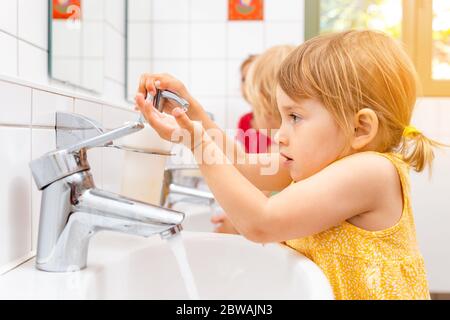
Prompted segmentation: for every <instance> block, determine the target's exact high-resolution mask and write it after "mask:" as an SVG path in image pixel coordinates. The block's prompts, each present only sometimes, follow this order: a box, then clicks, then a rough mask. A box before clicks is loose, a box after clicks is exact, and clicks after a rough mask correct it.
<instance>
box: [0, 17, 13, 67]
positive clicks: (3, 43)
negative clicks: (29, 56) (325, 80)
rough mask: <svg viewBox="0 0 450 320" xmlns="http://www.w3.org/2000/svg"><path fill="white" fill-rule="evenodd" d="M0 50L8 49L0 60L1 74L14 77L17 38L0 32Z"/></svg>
mask: <svg viewBox="0 0 450 320" xmlns="http://www.w3.org/2000/svg"><path fill="white" fill-rule="evenodd" d="M0 20H1V18H0ZM0 48H8V49H7V50H3V52H2V58H1V59H0V70H2V72H3V73H4V74H6V75H10V76H14V75H16V74H17V38H16V37H14V36H11V35H9V34H7V33H4V32H2V31H1V30H0Z"/></svg>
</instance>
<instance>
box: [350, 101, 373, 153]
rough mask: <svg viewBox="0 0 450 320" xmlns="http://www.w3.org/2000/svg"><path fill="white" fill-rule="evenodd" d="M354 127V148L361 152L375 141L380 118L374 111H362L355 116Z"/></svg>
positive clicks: (365, 109)
mask: <svg viewBox="0 0 450 320" xmlns="http://www.w3.org/2000/svg"><path fill="white" fill-rule="evenodd" d="M354 126H355V133H354V136H353V142H352V148H353V149H355V150H361V149H363V148H364V147H366V146H367V145H368V144H370V143H371V142H373V141H374V140H375V137H376V135H377V133H378V116H377V114H376V113H375V111H373V110H372V109H369V108H364V109H361V110H360V111H359V112H358V113H357V114H356V115H355V118H354Z"/></svg>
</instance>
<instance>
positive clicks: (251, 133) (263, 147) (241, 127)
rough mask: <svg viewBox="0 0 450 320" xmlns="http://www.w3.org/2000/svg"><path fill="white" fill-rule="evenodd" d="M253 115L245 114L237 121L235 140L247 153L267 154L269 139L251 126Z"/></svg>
mask: <svg viewBox="0 0 450 320" xmlns="http://www.w3.org/2000/svg"><path fill="white" fill-rule="evenodd" d="M252 120H253V113H252V112H250V113H247V114H245V115H243V116H242V117H241V119H239V124H238V133H237V135H236V139H237V140H238V141H239V142H241V143H242V144H243V145H244V147H245V152H247V153H267V152H268V151H269V146H270V144H271V143H272V141H271V139H270V137H268V136H266V135H265V134H262V133H261V132H259V131H258V130H256V129H253V128H252V126H251V123H252Z"/></svg>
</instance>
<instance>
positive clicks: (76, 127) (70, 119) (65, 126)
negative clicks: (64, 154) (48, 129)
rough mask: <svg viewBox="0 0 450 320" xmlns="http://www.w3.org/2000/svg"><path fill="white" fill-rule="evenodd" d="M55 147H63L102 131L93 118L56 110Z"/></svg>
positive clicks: (99, 133)
mask: <svg viewBox="0 0 450 320" xmlns="http://www.w3.org/2000/svg"><path fill="white" fill-rule="evenodd" d="M55 130H56V148H58V149H63V148H66V147H68V146H71V145H74V144H77V143H79V142H80V141H83V140H87V139H90V138H93V137H96V136H98V135H101V134H103V133H104V130H103V128H102V126H101V125H100V124H99V123H98V122H96V121H95V120H92V119H89V118H87V117H85V116H82V115H80V114H75V113H66V112H56V126H55Z"/></svg>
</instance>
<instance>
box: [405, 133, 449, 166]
mask: <svg viewBox="0 0 450 320" xmlns="http://www.w3.org/2000/svg"><path fill="white" fill-rule="evenodd" d="M438 147H449V146H447V145H445V144H443V143H440V142H437V141H435V140H432V139H429V138H428V137H426V136H425V135H424V134H423V133H422V132H420V131H419V130H417V129H416V128H414V127H412V126H407V127H406V128H405V130H404V132H403V137H402V142H401V145H400V149H399V153H400V154H401V155H402V157H403V161H405V162H406V163H407V164H408V165H409V166H411V167H413V168H414V170H415V171H416V172H422V171H423V170H424V169H425V167H428V169H429V172H430V174H431V171H432V167H431V165H432V163H433V160H434V150H433V149H434V148H438Z"/></svg>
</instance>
